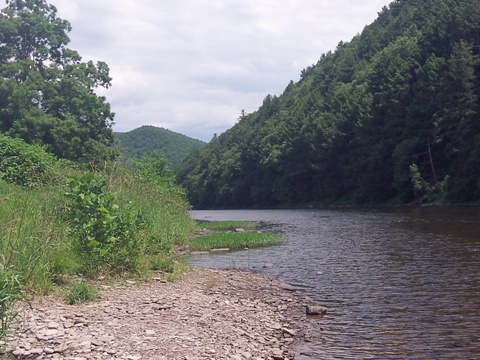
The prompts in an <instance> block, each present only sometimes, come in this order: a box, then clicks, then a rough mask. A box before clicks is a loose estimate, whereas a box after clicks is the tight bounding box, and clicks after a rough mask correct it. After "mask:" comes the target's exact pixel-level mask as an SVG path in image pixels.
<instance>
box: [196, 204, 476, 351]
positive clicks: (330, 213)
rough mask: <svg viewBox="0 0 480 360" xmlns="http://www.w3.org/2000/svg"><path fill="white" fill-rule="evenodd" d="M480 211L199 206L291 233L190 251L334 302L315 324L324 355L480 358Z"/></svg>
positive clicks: (210, 214)
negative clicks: (275, 239) (281, 239)
mask: <svg viewBox="0 0 480 360" xmlns="http://www.w3.org/2000/svg"><path fill="white" fill-rule="evenodd" d="M479 215H480V211H479V209H477V208H409V209H356V210H352V209H342V210H255V211H243V210H242V211H194V212H192V216H193V217H194V218H197V219H209V220H261V221H265V222H267V223H271V224H275V225H273V226H274V228H275V230H281V231H282V232H283V234H284V235H285V238H286V242H285V243H284V244H282V245H280V246H275V247H271V248H267V249H254V250H248V251H241V252H234V253H226V254H219V255H214V256H213V255H207V256H202V257H191V258H190V261H191V263H192V264H193V265H198V266H208V267H219V268H231V267H234V268H248V269H253V270H255V271H261V272H264V273H267V274H269V275H273V276H277V277H280V278H282V279H283V280H285V281H287V282H290V283H295V284H296V285H301V286H302V287H303V291H304V292H305V294H306V295H308V296H310V297H312V298H313V299H314V300H315V301H317V302H320V303H322V304H324V305H325V306H328V307H329V310H330V311H329V313H328V315H327V316H325V317H324V318H323V319H322V320H321V323H318V324H317V326H316V327H315V329H316V334H315V335H316V336H315V339H317V340H316V343H314V344H311V347H312V349H314V351H315V353H316V356H318V358H321V359H404V358H415V359H477V358H480V311H479V310H480V259H479V255H480V216H479ZM265 263H271V264H273V267H271V268H264V267H263V265H264V264H265Z"/></svg>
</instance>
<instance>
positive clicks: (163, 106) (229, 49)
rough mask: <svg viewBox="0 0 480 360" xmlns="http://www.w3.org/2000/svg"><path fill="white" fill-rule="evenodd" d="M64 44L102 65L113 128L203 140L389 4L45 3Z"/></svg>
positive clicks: (231, 0) (262, 0)
mask: <svg viewBox="0 0 480 360" xmlns="http://www.w3.org/2000/svg"><path fill="white" fill-rule="evenodd" d="M47 1H48V2H49V3H50V4H53V5H55V6H56V7H57V10H58V15H59V17H61V18H62V19H65V20H68V21H69V22H70V23H71V24H72V28H73V29H72V32H71V33H70V34H69V35H70V39H71V43H70V44H69V47H70V48H71V49H74V50H77V51H78V52H79V53H80V55H81V56H82V57H83V60H84V61H88V60H93V61H98V60H102V61H105V62H106V63H107V64H108V65H109V67H110V76H111V77H112V78H113V82H112V83H113V86H112V87H111V88H109V89H108V90H107V91H105V92H104V93H102V94H104V95H105V96H106V97H107V101H108V102H109V103H110V104H111V106H112V109H113V111H114V112H115V114H116V116H115V125H114V130H115V131H119V132H125V131H130V130H133V129H135V128H137V127H139V126H141V125H154V126H158V127H163V128H166V129H169V130H172V131H175V132H179V133H182V134H185V135H187V136H190V137H193V138H196V139H201V140H205V141H209V140H210V139H211V138H212V136H213V134H215V133H216V134H218V135H219V134H221V133H222V132H224V131H225V130H227V129H228V128H230V127H231V126H232V125H233V124H234V123H235V122H236V120H237V118H238V117H239V115H240V112H241V111H242V109H243V110H245V111H246V112H247V113H250V112H253V111H255V110H257V109H258V108H259V107H260V105H261V104H262V102H263V99H264V98H265V96H267V95H268V94H271V95H280V94H281V93H282V92H283V90H284V89H285V87H286V86H287V84H288V83H289V82H290V80H293V81H298V80H299V77H300V72H301V70H302V69H304V68H306V67H307V66H309V65H312V64H314V63H316V62H317V61H318V59H319V58H320V56H321V55H322V54H323V53H325V52H327V51H329V50H332V51H333V50H334V49H335V47H336V46H337V44H338V43H339V42H340V41H341V40H342V41H350V40H351V39H352V37H353V36H355V35H356V34H358V33H360V32H361V31H362V29H363V28H364V27H365V25H367V24H370V23H372V22H373V21H374V20H375V19H376V17H377V13H378V12H379V11H381V9H382V7H383V6H385V5H388V4H389V3H390V1H389V0H135V1H134V0H47Z"/></svg>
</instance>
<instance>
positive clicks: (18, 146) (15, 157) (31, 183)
mask: <svg viewBox="0 0 480 360" xmlns="http://www.w3.org/2000/svg"><path fill="white" fill-rule="evenodd" d="M56 162H57V160H56V158H55V157H54V156H53V155H50V154H49V153H47V152H46V151H45V150H44V149H43V148H42V147H40V146H37V145H28V144H27V143H25V142H24V141H23V140H21V139H14V138H11V137H9V136H6V135H2V134H0V179H3V180H5V181H6V182H9V183H13V184H16V185H20V186H24V187H28V188H37V187H40V186H42V185H47V184H51V183H52V182H54V181H56V180H57V176H56V175H55V171H54V167H55V166H56Z"/></svg>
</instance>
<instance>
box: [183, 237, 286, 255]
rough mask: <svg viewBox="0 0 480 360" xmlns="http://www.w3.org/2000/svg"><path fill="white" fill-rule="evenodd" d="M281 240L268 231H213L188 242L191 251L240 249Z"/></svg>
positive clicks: (278, 242)
mask: <svg viewBox="0 0 480 360" xmlns="http://www.w3.org/2000/svg"><path fill="white" fill-rule="evenodd" d="M282 240H283V239H282V237H281V236H280V235H278V234H270V233H257V232H240V233H213V234H208V235H202V236H199V237H197V238H195V239H194V240H193V241H192V242H191V243H190V246H189V248H190V250H191V251H206V250H211V249H216V248H228V249H230V250H241V249H244V248H257V247H264V246H271V245H278V244H280V243H281V242H282Z"/></svg>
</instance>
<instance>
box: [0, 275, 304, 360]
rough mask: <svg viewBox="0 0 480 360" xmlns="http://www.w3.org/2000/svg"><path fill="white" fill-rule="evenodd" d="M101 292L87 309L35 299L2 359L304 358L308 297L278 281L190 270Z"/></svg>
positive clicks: (103, 288)
mask: <svg viewBox="0 0 480 360" xmlns="http://www.w3.org/2000/svg"><path fill="white" fill-rule="evenodd" d="M100 288H101V299H100V300H98V301H96V302H95V303H91V304H81V305H66V304H65V303H63V302H62V301H61V300H60V299H55V298H51V297H48V298H42V299H38V300H34V301H32V303H31V308H30V309H28V310H25V312H24V313H23V321H21V328H19V331H18V333H17V335H16V336H15V337H14V338H12V341H11V342H10V345H9V346H10V349H8V350H9V352H7V353H5V354H4V355H3V356H4V358H8V357H10V358H12V357H13V358H17V359H66V360H69V359H70V360H82V359H83V360H89V359H125V360H141V359H142V360H150V359H151V360H156V359H159V360H167V359H168V360H174V359H185V360H205V359H231V360H242V359H307V358H309V350H308V347H306V346H305V345H304V342H305V341H308V340H310V339H309V338H308V337H309V331H308V326H309V320H308V319H307V317H306V315H305V303H306V299H304V298H302V297H301V296H300V295H298V294H296V293H294V292H292V291H291V290H292V289H291V288H289V287H288V286H285V285H284V284H282V283H281V282H280V281H278V280H276V279H272V278H269V277H266V276H263V275H260V274H254V273H251V272H245V271H237V270H214V269H195V270H194V271H192V272H191V273H189V274H188V275H187V276H186V277H185V279H184V280H181V281H177V282H174V283H169V282H166V281H164V280H163V279H162V278H161V277H159V278H156V279H154V280H152V281H150V282H147V283H136V282H134V281H126V280H123V281H119V282H117V283H114V284H109V285H105V284H103V285H100ZM302 344H303V345H302ZM1 356H2V355H0V357H1Z"/></svg>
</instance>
